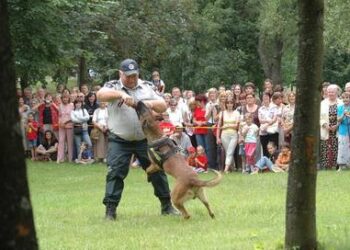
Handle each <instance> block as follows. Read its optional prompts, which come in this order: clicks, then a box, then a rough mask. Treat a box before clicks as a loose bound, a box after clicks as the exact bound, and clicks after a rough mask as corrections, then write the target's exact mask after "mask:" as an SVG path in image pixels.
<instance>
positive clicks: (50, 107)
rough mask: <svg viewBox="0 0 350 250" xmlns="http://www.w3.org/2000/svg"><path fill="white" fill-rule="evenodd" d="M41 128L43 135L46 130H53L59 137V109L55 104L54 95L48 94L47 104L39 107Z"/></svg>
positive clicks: (46, 96)
mask: <svg viewBox="0 0 350 250" xmlns="http://www.w3.org/2000/svg"><path fill="white" fill-rule="evenodd" d="M38 112H39V127H40V131H41V132H42V133H43V132H44V131H46V130H52V131H54V133H55V136H56V138H57V137H58V107H57V105H56V104H55V103H54V102H53V98H52V95H51V94H49V93H46V95H45V102H44V103H42V104H40V106H39V107H38Z"/></svg>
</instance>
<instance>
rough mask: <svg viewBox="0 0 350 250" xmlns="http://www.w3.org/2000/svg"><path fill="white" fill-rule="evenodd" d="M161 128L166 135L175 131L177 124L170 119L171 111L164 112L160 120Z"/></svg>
mask: <svg viewBox="0 0 350 250" xmlns="http://www.w3.org/2000/svg"><path fill="white" fill-rule="evenodd" d="M159 128H160V130H161V131H162V132H163V134H164V135H166V136H170V135H172V134H173V133H174V131H175V126H174V124H172V123H171V121H170V120H169V113H168V112H164V113H163V114H162V120H161V121H160V122H159Z"/></svg>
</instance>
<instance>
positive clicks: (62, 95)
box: [17, 71, 350, 174]
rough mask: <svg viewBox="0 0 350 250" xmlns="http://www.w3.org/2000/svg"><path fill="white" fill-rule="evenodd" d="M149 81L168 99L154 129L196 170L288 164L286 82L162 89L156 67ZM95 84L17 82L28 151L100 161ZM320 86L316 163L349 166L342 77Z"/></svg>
mask: <svg viewBox="0 0 350 250" xmlns="http://www.w3.org/2000/svg"><path fill="white" fill-rule="evenodd" d="M149 84H153V85H154V88H155V91H156V92H158V94H159V95H161V96H163V98H164V100H165V102H166V103H167V106H168V109H167V110H166V112H164V113H162V114H159V116H158V120H159V126H160V128H161V129H162V131H163V132H164V135H165V136H170V138H172V139H173V140H174V141H175V142H176V143H177V145H178V146H179V148H180V152H181V154H182V155H183V156H184V157H186V158H187V160H188V163H189V165H190V166H191V167H193V168H194V169H195V170H196V171H197V172H207V170H208V168H213V169H217V170H221V171H223V172H225V173H229V172H233V171H240V172H242V173H251V174H256V173H259V172H263V171H271V172H285V171H288V169H289V161H290V155H291V151H290V143H291V138H292V136H293V116H294V110H295V102H296V95H295V93H294V92H293V91H291V90H290V89H288V90H285V89H284V88H283V87H282V86H280V85H273V84H272V82H271V80H269V79H266V80H265V82H264V84H263V89H262V91H261V92H260V94H259V93H258V92H257V90H256V86H255V84H254V83H252V82H247V83H245V84H244V85H240V84H234V85H232V86H231V87H230V88H226V87H225V86H220V87H219V88H218V89H217V88H209V89H208V90H207V91H206V92H205V93H194V91H192V90H181V89H180V88H178V87H174V88H172V89H171V91H170V92H166V91H165V90H166V86H165V84H164V82H163V80H161V79H160V76H159V72H158V71H155V72H153V74H152V81H151V82H149ZM99 87H100V86H95V87H94V88H93V89H89V86H88V85H86V84H84V85H82V86H80V88H76V87H74V88H72V89H67V88H65V87H64V85H61V84H60V85H58V86H57V90H56V93H48V92H47V91H46V90H45V89H43V88H39V89H37V90H36V91H33V89H32V88H31V87H27V88H25V89H24V90H23V92H22V91H21V89H18V91H17V96H18V104H19V113H20V117H21V128H22V133H23V145H24V148H25V150H26V153H27V155H28V157H30V158H31V159H32V160H41V161H55V162H57V163H62V162H65V161H66V162H76V163H83V164H86V163H92V162H104V161H105V160H106V152H107V142H108V127H107V120H108V112H107V105H108V104H107V103H103V102H98V101H97V99H96V92H97V91H98V90H99ZM323 87H324V88H323V92H322V102H321V104H320V105H321V113H320V127H321V131H320V135H321V141H320V155H319V168H320V169H332V168H337V169H338V170H341V169H344V168H346V167H347V166H348V165H350V155H349V154H347V151H348V149H349V147H350V139H349V138H350V129H349V128H350V127H349V126H350V83H347V84H346V86H345V91H344V93H342V94H341V91H340V88H339V87H338V86H337V85H334V84H329V83H324V85H323ZM135 161H136V163H137V159H135ZM134 165H137V164H135V163H134Z"/></svg>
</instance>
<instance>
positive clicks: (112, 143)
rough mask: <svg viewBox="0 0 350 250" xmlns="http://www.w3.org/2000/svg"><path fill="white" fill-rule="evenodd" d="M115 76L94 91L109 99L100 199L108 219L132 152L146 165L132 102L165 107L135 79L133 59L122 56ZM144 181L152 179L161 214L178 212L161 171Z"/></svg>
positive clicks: (112, 214)
mask: <svg viewBox="0 0 350 250" xmlns="http://www.w3.org/2000/svg"><path fill="white" fill-rule="evenodd" d="M119 76H120V79H119V80H118V81H116V80H113V81H110V82H107V83H105V85H104V86H103V87H102V88H101V89H100V90H99V91H98V92H97V99H98V100H99V101H101V102H109V105H108V128H109V131H110V133H109V138H108V155H107V165H108V173H107V177H106V193H105V197H104V199H103V204H105V206H106V215H105V216H106V219H108V220H115V219H116V208H117V206H118V204H119V202H120V199H121V196H122V192H123V188H124V179H125V178H126V176H127V175H128V172H129V163H130V160H131V156H132V154H135V155H136V157H137V159H139V161H140V164H141V166H142V168H143V169H144V170H145V169H146V168H147V167H148V166H149V165H150V161H149V159H148V156H147V140H146V138H145V135H144V133H143V131H142V129H141V125H140V122H139V120H138V117H137V114H136V111H135V109H134V108H133V107H132V106H133V105H134V104H135V101H138V100H143V101H144V103H145V104H146V105H147V106H148V107H150V108H151V109H153V110H154V111H155V112H158V113H161V112H164V111H165V110H166V103H165V101H164V100H163V98H162V97H160V96H158V95H157V94H156V93H155V92H154V90H153V89H152V86H150V85H149V84H148V83H147V82H144V81H142V80H140V79H139V66H138V64H137V63H136V62H135V61H134V60H132V59H125V60H124V61H122V62H121V64H120V69H119ZM148 181H149V182H151V183H152V185H153V188H154V194H155V196H157V197H158V198H159V200H160V202H161V214H163V215H168V214H174V215H175V214H178V212H177V211H176V210H175V209H174V208H173V206H172V204H171V201H170V190H169V184H168V180H167V178H166V175H165V174H164V172H156V173H153V174H150V175H149V176H148Z"/></svg>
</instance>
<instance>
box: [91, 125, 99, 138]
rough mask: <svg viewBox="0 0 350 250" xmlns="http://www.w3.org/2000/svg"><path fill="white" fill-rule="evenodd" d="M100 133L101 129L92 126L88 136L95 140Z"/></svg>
mask: <svg viewBox="0 0 350 250" xmlns="http://www.w3.org/2000/svg"><path fill="white" fill-rule="evenodd" d="M100 133H101V130H99V129H98V128H96V127H94V128H93V129H92V130H91V133H90V138H91V139H92V140H95V141H97V140H98V138H99V137H100Z"/></svg>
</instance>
